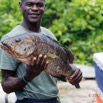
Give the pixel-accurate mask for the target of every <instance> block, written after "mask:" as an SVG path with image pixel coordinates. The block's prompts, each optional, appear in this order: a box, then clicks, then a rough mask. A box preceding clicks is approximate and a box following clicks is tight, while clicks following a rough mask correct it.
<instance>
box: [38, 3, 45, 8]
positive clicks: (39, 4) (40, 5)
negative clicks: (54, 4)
mask: <svg viewBox="0 0 103 103" xmlns="http://www.w3.org/2000/svg"><path fill="white" fill-rule="evenodd" d="M44 5H45V4H43V3H37V7H44Z"/></svg>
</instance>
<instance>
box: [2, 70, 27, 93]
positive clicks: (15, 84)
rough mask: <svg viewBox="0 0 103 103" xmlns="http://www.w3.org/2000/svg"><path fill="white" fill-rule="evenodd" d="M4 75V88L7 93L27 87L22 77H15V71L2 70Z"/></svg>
mask: <svg viewBox="0 0 103 103" xmlns="http://www.w3.org/2000/svg"><path fill="white" fill-rule="evenodd" d="M1 73H2V82H1V84H2V87H3V90H4V91H5V92H6V93H11V92H15V91H18V90H20V89H22V88H23V87H25V85H26V83H24V82H23V80H22V78H21V77H19V78H18V77H15V71H10V70H3V69H2V70H1Z"/></svg>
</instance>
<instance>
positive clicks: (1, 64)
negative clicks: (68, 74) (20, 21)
mask: <svg viewBox="0 0 103 103" xmlns="http://www.w3.org/2000/svg"><path fill="white" fill-rule="evenodd" d="M30 32H32V31H29V30H27V29H26V28H24V27H23V26H21V25H18V26H16V27H15V28H14V29H13V30H12V31H10V32H9V33H8V34H6V35H4V36H3V38H2V39H1V41H2V40H4V39H5V38H9V37H13V36H15V35H20V34H23V33H30ZM41 33H43V34H44V35H48V36H49V37H51V38H53V39H56V38H55V36H54V35H53V33H52V32H50V31H49V30H48V29H46V28H44V27H41ZM19 63H20V62H19V61H18V60H16V59H15V58H13V57H12V56H10V55H9V54H8V53H6V52H5V51H3V50H2V55H1V60H0V68H1V69H4V70H12V71H14V70H17V72H16V75H15V76H16V77H22V76H23V75H24V74H25V72H26V65H25V64H23V63H20V64H19ZM15 93H16V96H17V98H18V99H19V100H21V99H23V98H34V99H50V98H54V97H57V94H58V88H57V79H56V78H54V77H52V76H51V75H49V74H47V73H46V72H44V71H43V72H41V73H40V75H39V76H37V77H36V78H34V79H33V80H32V81H31V82H29V83H28V84H27V85H26V86H25V87H24V88H23V89H22V90H20V91H16V92H15Z"/></svg>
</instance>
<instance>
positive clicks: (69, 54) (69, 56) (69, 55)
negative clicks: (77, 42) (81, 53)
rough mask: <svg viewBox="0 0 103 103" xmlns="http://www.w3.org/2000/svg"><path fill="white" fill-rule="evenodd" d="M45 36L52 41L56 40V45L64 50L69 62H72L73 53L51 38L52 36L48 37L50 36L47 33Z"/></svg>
mask: <svg viewBox="0 0 103 103" xmlns="http://www.w3.org/2000/svg"><path fill="white" fill-rule="evenodd" d="M45 36H46V37H48V38H49V39H51V40H52V41H54V42H56V43H57V44H58V45H60V46H61V47H62V48H63V49H64V50H65V52H66V54H67V56H68V58H69V63H73V61H74V59H75V58H76V57H75V56H74V54H73V53H72V52H71V51H70V50H68V49H66V48H64V47H63V46H62V45H61V44H60V43H59V42H58V41H57V40H55V39H52V38H50V37H49V36H47V35H45Z"/></svg>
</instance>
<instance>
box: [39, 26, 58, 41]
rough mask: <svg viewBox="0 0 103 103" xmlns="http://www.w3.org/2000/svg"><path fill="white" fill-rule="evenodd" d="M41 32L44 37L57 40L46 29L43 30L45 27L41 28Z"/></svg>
mask: <svg viewBox="0 0 103 103" xmlns="http://www.w3.org/2000/svg"><path fill="white" fill-rule="evenodd" d="M41 32H42V33H43V34H44V35H47V36H49V37H50V38H52V39H55V40H57V39H56V37H55V35H54V34H53V33H52V32H51V31H50V30H49V29H47V28H45V27H41Z"/></svg>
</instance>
